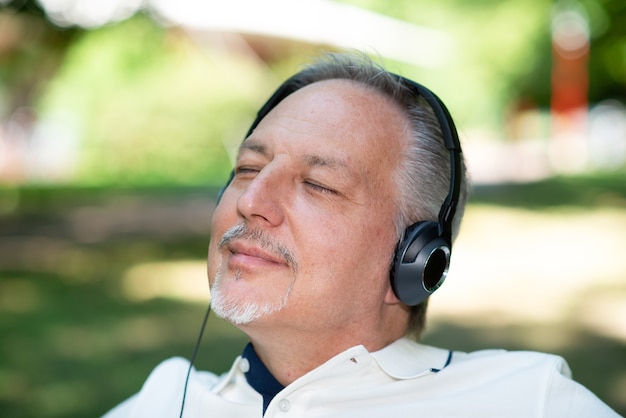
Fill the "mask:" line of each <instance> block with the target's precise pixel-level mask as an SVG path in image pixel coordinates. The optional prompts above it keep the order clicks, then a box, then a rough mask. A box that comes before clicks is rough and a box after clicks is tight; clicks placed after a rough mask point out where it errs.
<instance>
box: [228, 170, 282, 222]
mask: <svg viewBox="0 0 626 418" xmlns="http://www.w3.org/2000/svg"><path fill="white" fill-rule="evenodd" d="M282 177H283V176H281V174H280V173H279V172H276V171H274V170H271V168H269V167H265V168H264V169H262V170H261V171H260V172H259V173H258V174H257V175H256V176H255V177H254V178H253V179H252V180H250V181H249V182H247V184H246V185H245V186H244V188H243V191H242V192H241V195H239V198H238V200H237V210H238V211H239V213H240V214H241V215H242V216H243V217H244V218H246V219H247V220H248V221H249V222H258V223H262V224H265V225H266V226H277V225H280V224H281V223H282V221H283V217H284V210H283V209H284V208H283V199H282V196H283V194H284V193H285V180H284V178H282Z"/></svg>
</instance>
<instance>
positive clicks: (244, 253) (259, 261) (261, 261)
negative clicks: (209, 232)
mask: <svg viewBox="0 0 626 418" xmlns="http://www.w3.org/2000/svg"><path fill="white" fill-rule="evenodd" d="M226 247H227V249H228V251H229V252H230V253H231V256H230V260H229V263H232V264H237V266H238V267H244V266H261V265H275V266H276V265H282V266H287V261H286V260H285V259H284V258H282V257H279V256H276V255H274V254H271V253H269V252H267V251H264V250H263V249H261V248H259V247H257V246H254V245H249V244H246V243H245V242H242V241H235V242H232V243H230V244H229V245H227V246H226Z"/></svg>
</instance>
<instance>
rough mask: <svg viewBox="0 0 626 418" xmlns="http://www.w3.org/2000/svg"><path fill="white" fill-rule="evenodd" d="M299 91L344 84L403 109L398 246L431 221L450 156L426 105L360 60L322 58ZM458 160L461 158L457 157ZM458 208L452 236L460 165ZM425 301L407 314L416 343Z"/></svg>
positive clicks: (301, 79) (445, 188)
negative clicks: (405, 136)
mask: <svg viewBox="0 0 626 418" xmlns="http://www.w3.org/2000/svg"><path fill="white" fill-rule="evenodd" d="M296 78H297V79H298V83H299V84H301V86H305V85H308V84H312V83H315V82H317V81H322V80H329V79H347V80H351V81H355V82H358V83H361V84H363V85H365V86H367V87H369V88H372V89H373V90H375V91H378V92H380V93H382V94H383V95H384V96H386V97H388V98H390V99H391V100H392V102H394V103H396V104H397V105H398V106H399V107H400V108H401V109H404V112H405V115H406V116H407V119H408V121H409V129H410V131H411V132H410V141H409V144H408V145H407V147H405V151H404V153H405V154H404V155H403V157H404V158H402V159H401V161H402V162H401V164H400V166H399V167H398V168H397V170H396V177H397V184H398V196H399V202H398V204H399V207H398V212H397V214H396V219H395V221H394V222H395V225H396V232H397V236H398V242H400V240H401V239H402V238H403V234H404V231H405V229H406V228H407V227H408V226H409V225H411V224H413V223H415V222H418V221H437V220H438V216H439V211H440V209H441V206H442V204H443V202H444V200H445V198H446V196H447V195H448V192H449V189H450V174H451V171H450V170H451V169H450V152H449V151H448V149H447V148H446V147H445V144H444V141H443V137H442V132H441V128H440V126H439V122H438V121H437V117H436V116H435V114H434V113H433V111H432V109H431V108H430V106H429V105H428V103H427V102H426V100H425V99H424V98H422V97H420V96H416V94H415V92H414V91H413V90H412V89H410V88H409V87H407V86H406V85H405V84H404V83H403V82H402V81H401V80H400V79H398V78H397V77H396V76H394V75H393V74H392V73H390V72H388V71H386V70H385V69H384V68H383V67H382V66H381V65H379V64H377V63H375V62H373V61H372V60H371V59H370V58H368V57H367V56H366V55H365V54H359V53H327V54H325V55H324V56H322V57H321V58H320V59H319V60H317V61H316V62H314V63H313V64H310V65H309V66H307V67H306V68H305V69H304V70H302V71H301V72H300V73H298V75H297V76H296ZM461 158H462V156H461ZM462 168H463V170H462V172H463V178H462V181H461V190H460V196H459V203H458V206H457V210H456V214H455V217H454V220H453V225H452V238H453V239H454V238H455V237H456V235H457V234H458V230H459V227H460V223H461V218H462V217H463V212H464V209H465V204H466V201H467V195H468V181H467V178H466V176H465V164H464V163H463V162H462ZM426 305H427V301H426V302H423V303H422V304H420V305H418V306H416V307H413V308H411V320H410V323H409V334H411V335H412V336H413V337H415V338H419V336H420V335H421V332H422V330H423V328H424V324H425V315H426Z"/></svg>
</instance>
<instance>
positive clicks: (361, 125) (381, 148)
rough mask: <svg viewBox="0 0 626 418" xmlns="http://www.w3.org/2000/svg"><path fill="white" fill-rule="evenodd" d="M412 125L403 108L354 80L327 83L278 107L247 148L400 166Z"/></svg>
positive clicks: (303, 91) (307, 89) (302, 91)
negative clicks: (316, 153)
mask: <svg viewBox="0 0 626 418" xmlns="http://www.w3.org/2000/svg"><path fill="white" fill-rule="evenodd" d="M408 125H409V124H408V120H407V118H406V116H405V115H404V113H403V112H402V110H401V109H400V108H399V106H398V105H396V104H395V103H394V102H392V101H391V99H389V98H387V97H385V96H384V95H383V94H382V93H380V92H377V91H375V90H373V89H371V88H369V87H366V86H364V85H361V84H359V83H357V82H354V81H349V80H325V81H320V82H316V83H313V84H310V85H308V86H305V87H303V88H301V89H300V90H297V91H296V92H294V93H292V94H291V95H289V96H287V97H286V98H285V99H283V100H282V101H281V102H280V103H278V105H276V106H275V107H274V108H273V109H272V110H271V111H270V112H269V113H268V114H267V115H266V116H265V118H263V119H262V120H261V121H260V123H259V124H258V126H257V128H256V129H255V130H254V132H253V133H252V134H251V136H250V137H249V138H248V139H247V140H246V142H248V141H250V142H251V143H250V144H246V142H244V144H243V148H244V149H245V148H246V147H248V145H250V146H253V147H258V146H259V145H261V146H263V147H264V148H266V149H271V148H272V144H276V145H278V144H282V145H284V146H288V147H290V148H292V149H293V148H298V147H304V148H305V149H308V150H311V151H312V150H317V151H320V152H322V151H324V150H326V151H329V150H330V151H332V153H333V154H334V155H335V157H336V158H337V159H339V160H355V162H356V161H361V162H363V163H365V162H371V160H372V158H373V159H374V160H378V162H391V160H394V161H393V163H394V164H395V163H397V158H398V157H399V156H400V155H401V154H402V150H403V149H404V147H405V146H406V143H407V137H406V135H407V134H408ZM252 143H254V144H255V145H252ZM388 160H389V161H388Z"/></svg>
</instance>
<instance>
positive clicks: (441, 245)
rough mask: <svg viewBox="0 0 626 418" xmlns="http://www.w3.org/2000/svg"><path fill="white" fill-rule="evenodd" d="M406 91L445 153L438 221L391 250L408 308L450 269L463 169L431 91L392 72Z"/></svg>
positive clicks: (294, 81)
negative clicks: (446, 171)
mask: <svg viewBox="0 0 626 418" xmlns="http://www.w3.org/2000/svg"><path fill="white" fill-rule="evenodd" d="M392 75H393V76H394V77H396V78H397V79H398V80H399V81H400V82H401V83H402V84H403V85H404V86H405V87H406V88H408V89H410V90H411V91H412V92H414V93H415V95H416V96H421V97H423V98H424V99H425V100H426V102H427V103H428V105H429V106H430V107H431V109H432V110H433V113H434V114H435V117H436V118H437V121H438V123H439V126H440V128H441V133H442V136H443V141H444V145H445V147H446V148H447V149H448V151H449V152H450V188H449V190H448V195H447V196H446V198H445V200H444V202H443V204H442V205H441V210H440V211H439V218H438V220H437V221H436V222H435V221H422V222H416V223H414V224H413V225H411V226H409V227H408V228H407V229H406V230H405V233H404V236H403V240H402V242H401V243H400V244H399V245H398V247H397V248H396V252H395V256H394V261H393V265H392V267H391V272H390V279H391V286H392V288H393V291H394V293H395V294H396V296H397V297H398V299H400V300H401V301H402V302H403V303H405V304H406V305H408V306H416V305H419V304H420V303H422V302H423V301H424V300H426V298H428V297H429V296H430V295H431V294H432V293H433V292H434V291H435V290H437V289H438V288H439V287H440V286H441V285H442V284H443V282H444V280H445V279H446V276H447V274H448V269H449V267H450V255H451V250H452V223H453V220H454V214H455V213H456V208H457V205H458V202H459V195H460V189H461V181H462V178H463V167H462V163H461V160H462V158H461V144H460V142H459V136H458V133H457V130H456V127H455V125H454V121H453V120H452V117H451V116H450V112H449V111H448V109H447V108H446V106H445V105H444V104H443V102H442V101H441V99H439V98H438V97H437V96H436V95H435V94H434V93H433V92H432V91H430V90H429V89H428V88H426V87H424V86H423V85H421V84H418V83H416V82H414V81H412V80H409V79H407V78H404V77H402V76H399V75H396V74H392ZM304 85H305V83H304V82H303V81H302V80H300V79H299V74H296V75H294V76H292V77H291V78H289V79H287V80H286V81H285V82H284V83H283V84H282V85H281V86H280V87H279V88H278V89H277V90H276V91H275V92H274V94H273V95H272V96H271V97H270V98H269V100H268V101H267V102H266V103H265V104H264V105H263V107H262V108H261V109H260V110H259V112H258V114H257V117H256V119H255V120H254V122H253V123H252V125H251V126H250V129H249V130H248V133H247V134H246V136H245V138H247V137H248V136H250V134H252V132H253V131H254V129H255V128H256V127H257V125H258V124H259V123H260V122H261V120H262V119H263V118H264V117H265V116H266V115H267V114H268V113H269V112H270V111H271V110H272V109H273V108H274V107H275V106H276V105H278V103H280V102H281V101H282V100H283V99H284V98H285V97H287V96H289V95H290V94H291V93H293V92H295V91H296V90H298V89H300V88H302V87H304ZM233 176H234V172H231V174H230V178H229V179H228V182H227V183H226V185H225V186H224V188H222V190H221V191H220V193H219V195H218V202H219V199H220V198H221V196H222V193H223V192H224V189H225V188H226V187H228V185H229V184H230V182H231V180H232V179H233Z"/></svg>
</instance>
